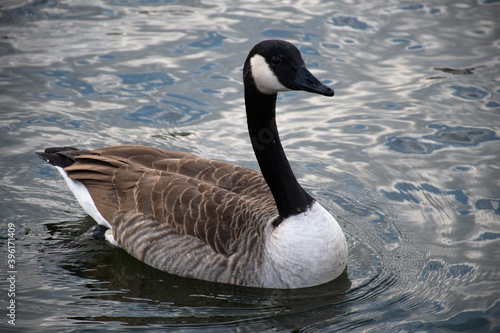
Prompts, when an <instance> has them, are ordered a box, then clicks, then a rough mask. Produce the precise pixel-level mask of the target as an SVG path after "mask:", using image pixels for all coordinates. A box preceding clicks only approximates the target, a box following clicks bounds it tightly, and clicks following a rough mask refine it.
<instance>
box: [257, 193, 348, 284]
mask: <svg viewBox="0 0 500 333" xmlns="http://www.w3.org/2000/svg"><path fill="white" fill-rule="evenodd" d="M266 249H267V255H268V260H267V262H266V266H267V267H265V268H264V271H265V272H269V274H266V275H268V276H269V278H270V279H271V280H276V279H279V280H281V281H282V282H285V283H287V284H289V287H291V288H297V287H307V286H313V285H318V284H322V283H326V282H328V281H331V280H333V279H335V278H336V277H338V276H339V275H340V274H342V272H343V271H344V269H345V267H346V264H347V242H346V240H345V237H344V233H343V232H342V229H341V228H340V226H339V224H338V223H337V221H336V220H335V219H334V218H333V216H331V215H330V213H328V211H326V210H325V209H324V208H323V207H322V206H321V205H320V204H319V203H317V202H316V203H314V204H313V205H312V206H311V208H310V209H309V210H308V211H306V212H304V213H302V214H300V215H296V216H292V217H290V218H288V219H286V220H284V221H282V222H281V224H280V225H279V226H278V227H277V228H276V230H274V232H273V233H272V234H271V235H270V238H269V239H268V243H267V246H266ZM272 271H274V274H276V275H273V274H272V273H271V272H272ZM275 282H279V281H269V283H270V284H273V283H275ZM282 282H281V283H282Z"/></svg>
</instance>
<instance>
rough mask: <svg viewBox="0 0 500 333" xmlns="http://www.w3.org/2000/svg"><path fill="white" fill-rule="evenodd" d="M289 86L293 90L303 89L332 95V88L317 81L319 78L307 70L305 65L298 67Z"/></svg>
mask: <svg viewBox="0 0 500 333" xmlns="http://www.w3.org/2000/svg"><path fill="white" fill-rule="evenodd" d="M290 88H291V89H293V90H305V91H308V92H312V93H316V94H320V95H324V96H333V90H332V89H330V87H328V86H326V85H324V84H323V83H321V82H319V80H318V79H317V78H315V77H314V75H312V74H311V72H309V70H308V69H307V68H306V66H302V67H300V69H299V71H298V73H297V77H296V78H295V80H294V81H293V82H292V85H291V87H290Z"/></svg>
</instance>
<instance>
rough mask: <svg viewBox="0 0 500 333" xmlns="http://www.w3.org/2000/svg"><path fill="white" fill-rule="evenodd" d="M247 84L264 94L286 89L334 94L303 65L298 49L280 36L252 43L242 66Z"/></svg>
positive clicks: (325, 94) (327, 94) (326, 94)
mask: <svg viewBox="0 0 500 333" xmlns="http://www.w3.org/2000/svg"><path fill="white" fill-rule="evenodd" d="M243 73H244V74H243V76H244V82H245V84H246V85H254V86H255V88H256V89H257V90H258V91H259V92H261V93H263V94H266V95H273V94H277V93H278V92H280V91H287V90H305V91H308V92H312V93H317V94H321V95H324V96H333V90H332V89H330V88H329V87H328V86H326V85H324V84H323V83H321V82H320V81H319V80H318V79H317V78H316V77H314V75H312V74H311V72H309V70H308V69H307V68H306V65H305V63H304V60H303V59H302V56H301V54H300V51H299V50H298V49H297V48H296V47H295V46H294V45H293V44H291V43H289V42H286V41H282V40H265V41H262V42H260V43H258V44H257V45H255V46H254V47H253V49H252V50H251V51H250V53H249V54H248V57H247V60H246V61H245V66H244V70H243Z"/></svg>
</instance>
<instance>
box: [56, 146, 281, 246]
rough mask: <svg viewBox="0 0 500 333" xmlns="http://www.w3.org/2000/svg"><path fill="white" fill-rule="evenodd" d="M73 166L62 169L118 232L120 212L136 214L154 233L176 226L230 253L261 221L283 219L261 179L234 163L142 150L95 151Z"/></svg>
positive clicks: (126, 148) (110, 149) (77, 160)
mask: <svg viewBox="0 0 500 333" xmlns="http://www.w3.org/2000/svg"><path fill="white" fill-rule="evenodd" d="M75 160H76V162H75V163H74V164H72V165H71V166H69V167H66V168H65V170H66V171H67V172H68V175H69V177H70V178H72V179H75V180H78V181H80V182H82V183H83V184H84V185H85V186H86V187H87V189H88V190H89V192H90V194H91V196H92V198H93V199H94V202H95V204H96V207H97V209H98V210H99V211H100V212H101V215H103V217H104V218H105V219H106V220H107V221H108V222H110V223H112V226H113V228H115V227H118V224H119V223H120V221H121V219H119V218H115V217H116V216H117V215H118V213H120V214H121V215H124V214H123V212H137V213H141V214H143V215H144V216H149V217H150V219H151V220H153V221H155V223H156V225H155V226H154V228H155V231H154V232H160V231H161V229H162V228H173V229H174V230H175V232H176V233H178V234H179V235H191V236H194V237H197V238H198V239H200V240H202V241H203V242H205V243H206V244H208V245H210V247H211V248H212V249H213V250H214V251H216V252H218V253H221V254H231V253H232V252H233V251H234V246H235V243H234V240H236V239H237V238H238V237H239V236H240V235H241V234H242V233H243V232H244V231H245V230H247V229H248V228H254V229H255V231H256V232H257V233H260V232H261V231H262V228H264V227H265V226H262V225H261V224H259V222H260V221H263V220H264V221H269V220H270V219H272V218H274V217H276V216H277V215H278V213H277V209H276V208H275V204H274V199H273V197H272V195H271V192H270V190H269V187H268V186H267V184H266V182H265V180H264V178H263V177H262V175H261V173H260V172H257V171H254V170H250V169H246V168H243V167H239V166H236V165H232V164H228V163H223V162H217V161H211V160H208V159H204V158H200V157H198V156H196V155H193V154H188V153H180V152H167V151H163V150H159V149H156V148H150V147H144V146H114V147H106V148H101V149H96V150H93V151H91V152H90V153H89V152H84V154H82V155H79V156H76V157H75ZM259 212H264V213H259ZM259 214H261V215H259ZM121 215H120V216H121ZM113 224H114V225H113Z"/></svg>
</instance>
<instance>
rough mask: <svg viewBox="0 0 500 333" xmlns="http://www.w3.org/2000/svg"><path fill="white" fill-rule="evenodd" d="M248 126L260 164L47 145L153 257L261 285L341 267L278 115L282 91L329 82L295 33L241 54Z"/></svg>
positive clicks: (85, 200) (76, 189)
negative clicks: (315, 70) (294, 40)
mask: <svg viewBox="0 0 500 333" xmlns="http://www.w3.org/2000/svg"><path fill="white" fill-rule="evenodd" d="M243 72H244V74H243V78H244V85H245V105H246V112H247V122H248V130H249V134H250V139H251V142H252V146H253V149H254V152H255V155H256V157H257V160H258V162H259V166H260V168H261V172H258V171H254V170H251V169H247V168H243V167H240V166H237V165H233V164H229V163H224V162H219V161H213V160H208V159H205V158H201V157H198V156H196V155H193V154H189V153H182V152H169V151H164V150H160V149H156V148H152V147H145V146H133V145H120V146H112V147H105V148H100V149H95V150H91V151H88V150H79V149H75V148H71V147H59V148H48V149H46V150H45V151H44V152H43V153H37V154H38V155H39V156H40V157H41V158H42V159H44V160H46V161H47V162H49V163H51V164H52V165H54V166H55V167H56V168H57V169H58V171H59V172H60V173H61V175H62V176H63V178H64V180H65V181H66V183H67V185H68V186H69V188H70V189H71V191H72V192H73V193H74V194H75V197H76V198H77V200H78V201H79V203H80V205H81V206H82V207H83V208H84V210H85V211H86V212H87V213H88V214H89V215H90V216H91V217H92V218H93V219H94V220H96V222H97V223H99V224H101V225H103V226H105V227H106V228H108V230H107V231H106V239H107V240H108V241H109V242H110V243H112V244H114V245H116V246H119V247H121V248H123V249H124V250H125V251H127V252H128V253H130V254H131V255H132V256H134V257H136V258H137V259H139V260H141V261H143V262H145V263H147V264H148V265H151V266H153V267H155V268H157V269H160V270H163V271H166V272H169V273H172V274H176V275H180V276H184V277H190V278H196V279H202V280H208V281H214V282H222V283H230V284H236V285H242V286H251V287H263V288H301V287H308V286H313V285H318V284H322V283H325V282H328V281H331V280H333V279H335V278H336V277H338V276H339V275H340V274H341V273H342V272H343V271H344V269H345V267H346V263H347V243H346V240H345V237H344V234H343V232H342V230H341V228H340V226H339V225H338V223H337V222H336V220H335V219H334V218H333V217H332V215H331V214H330V213H328V212H327V211H326V210H325V209H324V208H323V207H322V206H321V205H320V204H319V203H318V202H317V201H315V200H314V199H313V198H312V197H311V196H310V195H309V194H308V193H307V192H306V191H305V190H304V189H303V188H302V187H301V186H300V184H299V183H298V182H297V179H296V178H295V176H294V175H293V172H292V169H291V167H290V164H289V163H288V160H287V158H286V156H285V153H284V151H283V148H282V146H281V142H280V139H279V135H278V130H277V127H276V122H275V118H276V117H275V105H276V96H277V93H278V92H279V91H284V90H305V91H309V92H314V93H319V94H322V95H326V96H333V91H332V90H331V89H330V88H328V87H327V86H325V85H323V84H322V83H320V82H319V81H318V80H317V79H316V78H315V77H314V76H313V75H312V74H311V73H310V72H309V71H308V70H307V69H306V67H305V64H304V62H303V60H302V57H301V55H300V52H299V51H298V49H297V48H296V47H295V46H293V45H292V44H290V43H288V42H285V41H279V40H267V41H263V42H261V43H259V44H257V45H256V46H255V47H254V48H253V49H252V50H251V51H250V53H249V55H248V57H247V59H246V61H245V65H244V71H243Z"/></svg>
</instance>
